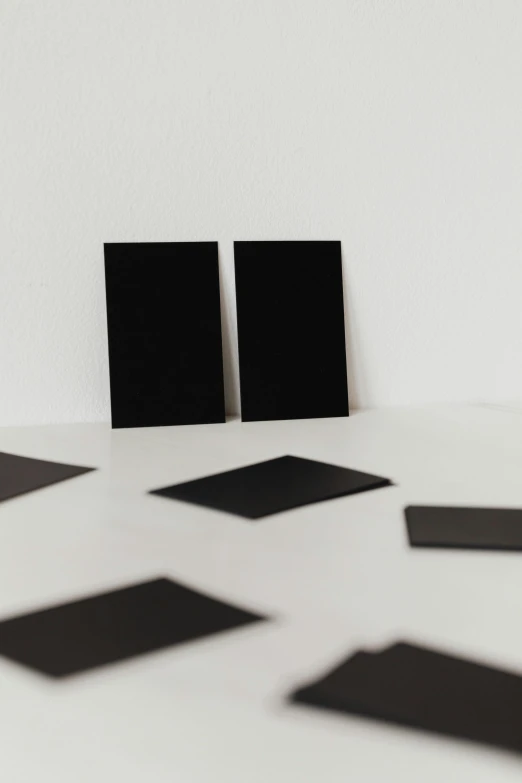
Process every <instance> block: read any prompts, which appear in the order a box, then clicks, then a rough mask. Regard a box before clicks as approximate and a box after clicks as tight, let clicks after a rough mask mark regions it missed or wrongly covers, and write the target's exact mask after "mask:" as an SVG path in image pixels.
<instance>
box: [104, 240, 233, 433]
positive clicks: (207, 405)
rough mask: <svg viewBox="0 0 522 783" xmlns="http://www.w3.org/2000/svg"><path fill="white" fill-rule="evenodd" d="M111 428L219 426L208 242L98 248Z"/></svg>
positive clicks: (217, 325)
mask: <svg viewBox="0 0 522 783" xmlns="http://www.w3.org/2000/svg"><path fill="white" fill-rule="evenodd" d="M105 285H106V294H107V325H108V336H109V365H110V384H111V408H112V426H113V427H157V426H164V425H173V424H212V423H214V422H224V421H225V398H224V386H223V352H222V342H221V310H220V298H219V268H218V253H217V243H216V242H156V243H149V242H143V243H134V244H132V243H116V244H106V245H105Z"/></svg>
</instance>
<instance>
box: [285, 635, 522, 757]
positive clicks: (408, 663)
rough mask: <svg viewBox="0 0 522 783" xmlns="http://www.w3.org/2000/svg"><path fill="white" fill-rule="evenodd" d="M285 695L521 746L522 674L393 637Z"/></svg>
mask: <svg viewBox="0 0 522 783" xmlns="http://www.w3.org/2000/svg"><path fill="white" fill-rule="evenodd" d="M291 699H292V700H293V701H296V702H301V703H304V704H311V705H314V706H319V707H324V708H326V709H332V710H337V711H341V712H346V713H350V714H356V715H362V716H365V717H370V718H376V719H378V720H384V721H388V722H392V723H397V724H400V725H403V726H409V727H411V728H417V729H423V730H426V731H432V732H436V733H440V734H444V735H449V736H453V737H457V738H461V739H469V740H473V741H475V742H482V743H485V744H490V745H495V746H498V747H502V748H508V749H510V750H515V751H518V752H520V751H522V732H521V730H520V724H521V720H522V678H521V677H519V676H517V675H515V674H511V673H509V672H505V671H501V670H499V669H494V668H492V667H489V666H484V665H481V664H478V663H475V662H472V661H468V660H465V659H462V658H456V657H453V656H450V655H446V654H443V653H439V652H436V651H433V650H429V649H425V648H423V647H417V646H415V645H410V644H406V643H399V644H397V645H394V646H393V647H391V648H389V649H388V650H385V651H383V653H382V654H379V653H377V654H365V653H356V654H355V655H353V656H352V657H350V658H348V659H347V660H346V661H345V662H344V663H342V664H341V665H340V666H338V667H336V669H334V670H333V671H332V672H330V673H329V674H327V675H326V676H325V677H323V678H322V679H320V680H317V681H316V682H314V683H312V684H310V685H308V686H306V687H304V688H301V689H299V690H297V691H296V692H295V693H294V694H292V696H291Z"/></svg>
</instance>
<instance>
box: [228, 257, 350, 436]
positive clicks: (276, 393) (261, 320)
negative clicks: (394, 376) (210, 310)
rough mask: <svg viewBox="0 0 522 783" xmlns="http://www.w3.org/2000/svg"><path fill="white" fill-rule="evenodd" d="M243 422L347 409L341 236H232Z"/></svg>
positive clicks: (338, 413)
mask: <svg viewBox="0 0 522 783" xmlns="http://www.w3.org/2000/svg"><path fill="white" fill-rule="evenodd" d="M234 254H235V270H236V301H237V320H238V340H239V370H240V378H241V417H242V419H243V421H261V420H267V419H310V418H316V417H317V418H319V417H324V416H348V383H347V375H346V347H345V334H344V304H343V277H342V262H341V243H340V242H235V243H234Z"/></svg>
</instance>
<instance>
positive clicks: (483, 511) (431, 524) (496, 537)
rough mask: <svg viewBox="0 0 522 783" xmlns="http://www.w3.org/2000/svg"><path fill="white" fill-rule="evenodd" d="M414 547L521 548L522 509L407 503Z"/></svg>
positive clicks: (407, 522) (407, 514)
mask: <svg viewBox="0 0 522 783" xmlns="http://www.w3.org/2000/svg"><path fill="white" fill-rule="evenodd" d="M404 513H405V515H406V524H407V527H408V537H409V540H410V544H411V546H415V547H417V546H418V547H442V548H456V549H502V550H509V549H513V550H522V510H521V509H514V508H464V507H454V508H449V507H443V506H408V508H406V509H405V512H404Z"/></svg>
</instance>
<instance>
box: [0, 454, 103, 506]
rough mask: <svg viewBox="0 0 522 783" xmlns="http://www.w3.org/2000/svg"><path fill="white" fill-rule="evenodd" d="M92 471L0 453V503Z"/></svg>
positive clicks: (90, 469)
mask: <svg viewBox="0 0 522 783" xmlns="http://www.w3.org/2000/svg"><path fill="white" fill-rule="evenodd" d="M92 470H94V468H81V467H78V466H77V465H63V464H62V463H61V462H48V461H47V460H44V459H33V458H32V457H19V456H18V455H17V454H7V453H6V452H4V451H2V452H0V501H2V500H8V499H9V498H14V497H16V496H17V495H24V494H25V493H26V492H32V491H33V490H34V489H41V488H42V487H47V486H49V485H50V484H57V483H58V482H59V481H65V480H66V479H69V478H74V476H81V475H82V473H90V472H91V471H92Z"/></svg>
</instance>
